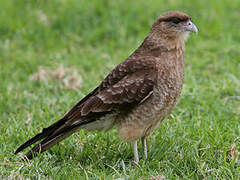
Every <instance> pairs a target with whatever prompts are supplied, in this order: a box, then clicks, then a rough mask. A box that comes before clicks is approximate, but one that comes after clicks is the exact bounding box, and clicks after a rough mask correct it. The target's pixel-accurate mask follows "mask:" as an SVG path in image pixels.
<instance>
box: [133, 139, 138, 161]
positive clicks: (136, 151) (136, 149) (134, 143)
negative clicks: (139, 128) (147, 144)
mask: <svg viewBox="0 0 240 180" xmlns="http://www.w3.org/2000/svg"><path fill="white" fill-rule="evenodd" d="M133 153H134V162H135V163H136V164H138V162H139V158H138V148H137V141H134V142H133Z"/></svg>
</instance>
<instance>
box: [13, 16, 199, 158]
mask: <svg viewBox="0 0 240 180" xmlns="http://www.w3.org/2000/svg"><path fill="white" fill-rule="evenodd" d="M189 31H193V32H196V31H197V29H196V26H195V25H194V24H193V23H192V22H191V20H190V18H189V16H188V15H186V14H184V13H182V12H177V11H175V12H167V13H165V14H163V15H162V16H160V17H159V18H158V19H157V20H156V21H155V22H154V24H153V25H152V28H151V30H150V33H149V35H148V36H147V37H146V38H145V39H144V41H143V43H142V44H141V46H140V47H139V48H138V49H137V50H136V51H135V52H134V53H133V54H132V55H131V56H129V57H128V58H127V59H126V60H125V61H123V62H122V63H121V64H119V65H118V66H117V67H116V68H115V69H113V71H112V72H111V73H110V74H109V75H108V76H107V77H106V78H105V79H104V80H103V82H102V83H101V84H100V85H99V86H98V87H97V88H96V89H94V90H93V91H92V92H91V93H89V94H88V95H87V96H86V97H84V98H83V99H82V100H80V101H79V102H78V103H77V104H76V105H75V106H74V107H73V108H72V109H71V110H70V111H69V112H68V113H66V115H65V116H64V117H63V118H62V119H60V120H59V121H57V122H56V123H54V124H52V125H51V126H49V127H48V128H45V129H43V130H42V132H41V133H39V134H38V135H36V136H35V137H33V138H32V139H30V140H28V141H27V142H26V143H24V144H23V145H21V146H20V147H19V148H18V149H17V150H16V152H15V153H18V152H20V151H22V150H23V149H25V148H26V147H28V146H30V145H32V144H34V143H36V142H38V141H40V140H42V141H41V142H40V143H38V144H37V145H35V146H34V147H33V148H32V149H31V150H30V151H29V152H28V153H27V154H26V156H27V158H28V159H31V158H33V155H36V153H38V152H44V151H45V150H47V149H48V148H50V147H51V146H53V145H54V144H56V143H57V142H59V141H61V140H62V139H64V138H66V137H68V136H69V135H71V134H72V133H73V132H75V131H77V130H79V129H87V130H99V131H106V130H109V129H111V128H112V127H113V126H117V128H118V132H119V136H120V138H121V139H123V140H125V141H130V142H134V156H135V161H136V162H138V154H137V150H136V141H137V140H138V139H140V138H142V141H143V147H144V152H145V157H146V156H147V150H146V137H147V136H149V135H151V133H152V132H153V130H154V129H156V128H157V126H158V125H159V124H160V122H161V121H162V120H163V119H165V118H166V117H167V116H168V115H169V114H170V113H171V111H172V110H173V108H174V107H175V105H176V103H177V99H178V97H179V95H180V92H181V89H182V84H183V79H184V42H185V40H186V38H187V36H188V33H189Z"/></svg>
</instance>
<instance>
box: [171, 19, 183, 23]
mask: <svg viewBox="0 0 240 180" xmlns="http://www.w3.org/2000/svg"><path fill="white" fill-rule="evenodd" d="M171 22H173V23H174V24H178V23H180V22H181V19H179V18H172V19H171Z"/></svg>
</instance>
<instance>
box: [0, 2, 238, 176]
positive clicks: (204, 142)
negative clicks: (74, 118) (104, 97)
mask: <svg viewBox="0 0 240 180" xmlns="http://www.w3.org/2000/svg"><path fill="white" fill-rule="evenodd" d="M239 9H240V1H239V0H232V1H231V3H229V1H228V0H222V1H221V2H220V1H217V0H212V1H209V0H201V1H183V0H169V1H166V0H158V1H153V0H150V1H145V0H138V1H124V0H119V1H111V0H108V1H107V0H102V1H97V0H95V1H83V0H51V1H41V0H36V1H28V0H21V1H14V0H8V1H4V0H1V1H0V22H1V23H0V119H1V120H0V132H1V133H0V179H3V178H9V179H11V178H12V179H13V178H34V177H35V178H54V179H67V178H68V179H69V178H70V179H75V178H81V179H117V178H125V179H137V178H138V179H151V178H152V179H161V178H166V179H176V178H177V179H179V178H180V179H181V178H184V179H216V178H218V179H231V178H232V179H234V178H235V177H237V176H240V160H239V154H240V152H239V151H240V146H239V145H240V124H239V122H240V121H239V120H240V118H239V117H240V51H239V49H240V33H239V27H240V21H239ZM167 10H180V11H184V12H186V13H188V14H189V15H190V16H191V17H192V20H193V22H194V23H195V24H196V25H197V26H198V29H199V33H198V35H192V36H191V37H190V39H189V41H188V42H187V44H186V66H185V83H184V87H183V92H182V94H181V99H180V102H179V104H178V106H177V108H175V110H174V112H173V113H172V115H171V116H170V117H169V118H168V119H166V120H165V121H164V122H163V123H162V124H161V126H160V127H159V128H158V129H157V130H156V131H155V133H154V134H153V135H152V136H151V138H149V139H148V146H149V147H150V148H149V158H148V160H146V161H145V160H143V158H142V150H141V146H140V144H139V150H140V155H141V156H140V158H141V161H140V163H139V166H138V167H134V166H133V164H132V159H133V153H132V147H131V145H130V144H127V143H124V142H121V141H120V140H119V138H118V136H117V132H116V130H111V131H109V132H107V133H97V132H87V131H80V132H79V133H75V134H74V135H73V136H71V137H70V138H68V139H66V140H65V141H62V142H61V143H60V144H58V145H56V146H55V147H53V148H52V149H51V150H49V151H47V152H46V153H44V154H42V155H40V156H39V157H37V158H35V159H33V160H32V161H29V162H21V161H19V160H20V157H21V154H20V155H18V156H15V155H14V154H13V152H14V151H15V150H16V148H17V147H18V146H19V145H20V144H21V143H23V142H24V141H25V140H27V139H28V138H30V137H32V136H34V135H35V134H36V133H38V132H40V131H41V129H42V128H43V127H47V126H48V125H50V124H51V123H53V122H54V121H56V120H58V119H59V118H60V117H61V116H62V115H63V114H64V113H65V112H66V111H67V110H68V109H69V108H70V107H71V106H72V105H74V104H75V103H76V102H77V101H78V100H79V99H81V98H82V97H83V96H84V95H86V94H87V93H88V92H89V91H91V90H92V89H93V88H94V87H96V86H97V85H98V83H99V82H100V81H101V80H102V79H103V78H104V77H105V76H106V75H107V73H108V72H109V71H110V70H111V69H112V68H113V67H114V66H115V65H117V64H118V63H119V62H121V61H123V60H124V59H125V58H126V57H128V56H129V55H130V54H131V53H132V52H133V51H134V49H136V48H137V47H138V46H139V45H140V43H141V41H142V40H143V39H144V37H145V36H146V35H147V34H148V31H149V29H150V26H151V23H153V21H154V20H155V19H156V18H157V17H158V16H159V15H160V14H161V13H163V12H165V11H167Z"/></svg>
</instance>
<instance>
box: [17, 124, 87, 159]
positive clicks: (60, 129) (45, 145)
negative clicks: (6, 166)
mask: <svg viewBox="0 0 240 180" xmlns="http://www.w3.org/2000/svg"><path fill="white" fill-rule="evenodd" d="M65 122H66V119H61V120H59V121H57V122H56V123H54V124H52V125H51V126H49V127H48V128H45V129H43V130H42V132H41V133H39V134H37V135H36V136H34V137H33V138H31V139H29V140H28V141H27V142H25V143H24V144H22V145H21V146H20V147H19V148H18V149H17V150H16V151H15V154H17V153H19V152H21V151H22V150H24V149H25V148H27V147H29V146H31V145H32V144H34V143H36V142H38V141H40V140H42V141H41V142H40V143H38V144H36V145H35V146H34V147H33V148H32V149H31V150H30V151H29V152H28V153H27V154H26V157H27V158H28V159H32V158H33V157H34V156H37V155H38V154H39V153H42V152H44V151H46V150H47V149H49V148H51V147H52V146H54V145H55V144H57V143H58V142H60V141H61V140H63V139H65V138H66V137H68V136H70V135H71V134H73V133H74V132H75V131H76V130H78V129H79V127H80V126H82V125H84V124H87V123H89V121H82V122H79V123H75V124H71V125H66V124H65Z"/></svg>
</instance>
